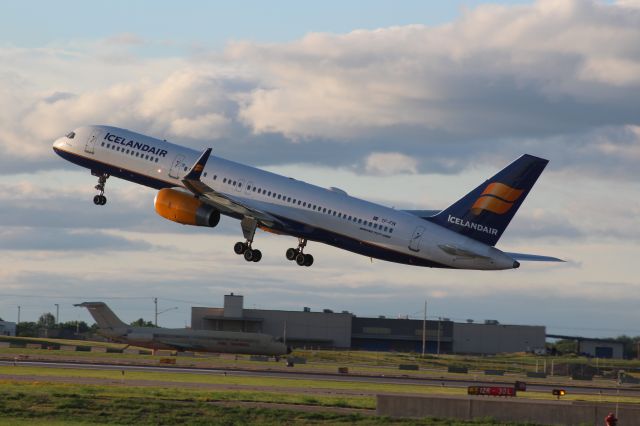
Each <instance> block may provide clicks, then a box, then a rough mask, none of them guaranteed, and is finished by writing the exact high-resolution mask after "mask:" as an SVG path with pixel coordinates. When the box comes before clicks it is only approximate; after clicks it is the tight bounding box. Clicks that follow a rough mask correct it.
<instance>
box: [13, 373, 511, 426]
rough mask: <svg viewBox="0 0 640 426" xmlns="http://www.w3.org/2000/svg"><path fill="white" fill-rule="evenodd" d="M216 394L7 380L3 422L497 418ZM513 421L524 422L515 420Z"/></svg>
mask: <svg viewBox="0 0 640 426" xmlns="http://www.w3.org/2000/svg"><path fill="white" fill-rule="evenodd" d="M219 400H220V399H218V396H217V394H216V393H213V394H212V393H210V392H202V391H184V390H182V389H177V390H176V389H171V390H167V389H162V388H157V389H154V390H153V392H149V389H142V390H141V389H137V388H135V387H120V388H117V389H114V388H113V387H109V386H107V387H104V386H86V385H51V386H49V385H47V386H42V385H35V384H23V383H4V384H3V386H2V387H1V390H0V425H5V424H6V425H21V424H25V425H26V424H33V423H36V422H37V423H46V424H53V425H84V424H194V425H198V424H224V425H244V424H257V425H280V424H288V425H303V424H305V425H306V424H332V425H478V426H479V425H495V424H504V423H498V422H494V421H491V420H479V421H472V422H468V421H454V420H445V419H421V420H392V419H388V418H383V417H375V416H364V415H361V414H338V413H318V412H300V411H296V410H287V409H275V408H258V407H241V406H220V405H216V404H213V403H212V402H213V401H219ZM512 425H518V424H517V423H512Z"/></svg>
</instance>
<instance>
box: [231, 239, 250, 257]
mask: <svg viewBox="0 0 640 426" xmlns="http://www.w3.org/2000/svg"><path fill="white" fill-rule="evenodd" d="M248 248H249V246H248V245H247V243H243V242H241V241H238V242H237V243H235V244H234V246H233V251H234V252H235V253H236V254H238V255H240V254H244V253H246V252H247V249H248Z"/></svg>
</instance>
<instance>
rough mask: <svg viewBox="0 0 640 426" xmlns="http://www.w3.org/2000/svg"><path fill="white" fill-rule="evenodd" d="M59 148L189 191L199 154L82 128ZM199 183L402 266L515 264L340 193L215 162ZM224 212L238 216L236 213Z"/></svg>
mask: <svg viewBox="0 0 640 426" xmlns="http://www.w3.org/2000/svg"><path fill="white" fill-rule="evenodd" d="M54 150H55V151H56V153H58V154H59V155H60V156H62V157H63V158H65V159H67V160H69V161H71V162H74V163H76V164H79V165H81V166H83V167H86V168H89V169H91V170H92V171H95V172H100V173H108V174H110V175H113V176H117V177H120V178H123V179H127V180H130V181H133V182H136V183H140V184H142V185H146V186H149V187H153V188H156V189H161V188H184V185H183V183H182V178H183V176H184V175H185V174H186V173H187V172H188V171H189V170H190V167H191V166H192V165H193V164H194V162H195V161H196V160H197V159H198V157H199V154H200V153H199V152H197V151H195V150H193V149H190V148H187V147H184V146H180V145H176V144H173V143H169V142H166V141H163V140H159V139H154V138H151V137H148V136H144V135H141V134H138V133H134V132H130V131H128V130H124V129H120V128H116V127H109V126H87V127H81V128H79V129H77V130H75V131H74V137H73V138H72V139H70V138H68V137H63V138H60V139H58V140H56V141H55V143H54ZM201 180H202V182H203V183H205V184H206V185H208V186H209V187H211V188H212V189H214V190H215V191H216V192H219V193H221V194H227V195H231V196H233V197H234V198H235V199H239V200H241V201H242V200H245V201H246V202H247V203H250V204H251V205H253V206H257V207H259V208H260V209H261V210H262V211H265V212H268V213H269V214H271V215H273V216H274V217H277V218H279V219H281V220H282V221H283V222H285V223H289V224H291V227H290V228H287V229H274V230H275V231H276V232H278V231H279V232H281V233H284V234H290V235H292V236H296V237H301V238H307V239H309V240H313V241H320V242H324V243H327V244H331V245H334V246H336V247H340V248H343V249H345V250H349V251H353V252H356V253H360V254H363V255H365V256H370V257H375V258H379V259H383V260H388V261H393V262H398V263H406V264H414V265H421V266H433V267H445V268H446V267H450V268H459V269H481V270H496V269H511V268H513V267H514V260H513V259H512V258H511V257H510V256H508V255H506V254H505V253H503V252H501V251H500V250H498V249H496V248H495V247H492V246H489V245H486V244H483V243H480V242H478V241H475V240H473V239H471V238H468V237H466V236H464V235H461V234H458V233H456V232H453V231H451V230H448V229H446V228H443V227H441V226H439V225H437V224H435V223H432V222H429V221H427V220H425V219H422V218H420V217H418V216H415V215H413V214H411V213H408V212H404V211H401V210H395V209H392V208H388V207H384V206H381V205H378V204H375V203H371V202H368V201H364V200H361V199H358V198H355V197H352V196H349V195H347V194H346V193H345V192H344V191H341V190H337V189H325V188H321V187H318V186H315V185H311V184H308V183H305V182H302V181H299V180H295V179H292V178H288V177H285V176H280V175H277V174H274V173H270V172H267V171H264V170H260V169H257V168H254V167H249V166H246V165H242V164H238V163H235V162H232V161H228V160H225V159H223V158H219V157H216V156H211V157H210V159H209V160H208V162H207V163H206V167H205V169H204V172H203V174H202V176H201ZM221 213H222V214H228V215H229V216H234V217H237V215H234V214H233V213H232V212H225V211H224V210H221ZM460 253H462V255H460ZM464 253H473V255H472V256H469V255H464Z"/></svg>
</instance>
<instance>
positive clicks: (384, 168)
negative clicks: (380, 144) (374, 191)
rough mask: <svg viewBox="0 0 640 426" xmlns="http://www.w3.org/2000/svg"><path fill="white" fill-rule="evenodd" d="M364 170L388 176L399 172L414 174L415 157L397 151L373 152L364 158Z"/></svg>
mask: <svg viewBox="0 0 640 426" xmlns="http://www.w3.org/2000/svg"><path fill="white" fill-rule="evenodd" d="M365 171H366V172H367V173H370V174H372V175H381V176H389V175H396V174H401V173H409V174H416V173H417V172H418V162H417V161H416V159H415V158H411V157H409V156H407V155H404V154H401V153H399V152H373V153H371V154H369V156H368V157H367V158H366V160H365Z"/></svg>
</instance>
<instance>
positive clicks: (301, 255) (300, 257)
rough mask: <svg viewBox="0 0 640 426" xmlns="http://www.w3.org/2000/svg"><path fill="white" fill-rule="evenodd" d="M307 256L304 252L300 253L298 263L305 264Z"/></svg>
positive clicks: (297, 257)
mask: <svg viewBox="0 0 640 426" xmlns="http://www.w3.org/2000/svg"><path fill="white" fill-rule="evenodd" d="M305 257H306V256H305V254H304V253H298V255H297V256H296V263H297V264H298V266H304V262H305Z"/></svg>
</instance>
